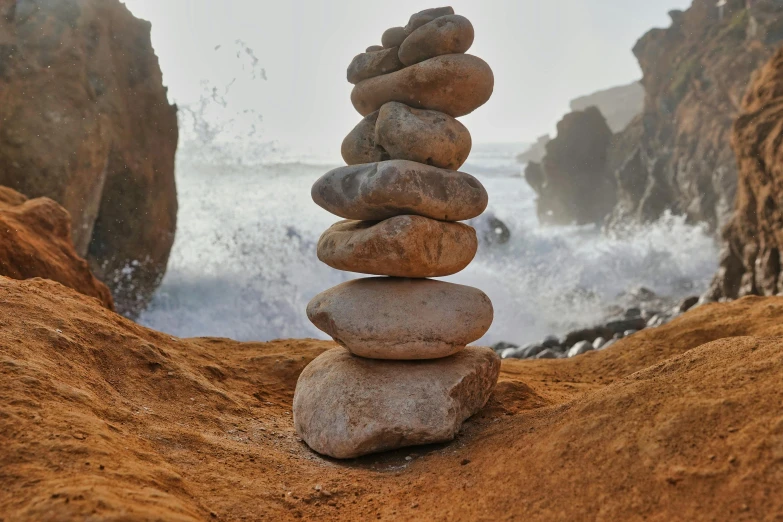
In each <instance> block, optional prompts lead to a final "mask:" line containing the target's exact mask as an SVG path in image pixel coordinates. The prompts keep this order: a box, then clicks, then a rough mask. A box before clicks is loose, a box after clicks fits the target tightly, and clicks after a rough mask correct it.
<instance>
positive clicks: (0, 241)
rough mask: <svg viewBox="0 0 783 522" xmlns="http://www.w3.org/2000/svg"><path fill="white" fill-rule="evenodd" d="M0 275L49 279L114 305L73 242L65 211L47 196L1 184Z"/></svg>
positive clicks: (103, 302) (69, 222)
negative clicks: (28, 195) (32, 195)
mask: <svg viewBox="0 0 783 522" xmlns="http://www.w3.org/2000/svg"><path fill="white" fill-rule="evenodd" d="M0 276H5V277H10V278H12V279H31V278H36V277H40V278H45V279H51V280H52V281H56V282H58V283H60V284H62V285H65V286H67V287H69V288H72V289H74V290H76V291H77V292H79V293H80V294H84V295H87V296H90V297H94V298H95V299H97V300H98V301H99V302H100V303H101V305H103V306H104V307H106V308H108V309H109V310H113V309H114V304H113V302H112V298H111V294H110V293H109V289H108V288H106V285H104V284H103V283H101V282H100V281H98V280H97V279H95V277H94V276H93V275H92V273H91V272H90V268H89V266H87V262H86V261H85V260H84V259H82V258H81V257H79V256H78V255H77V254H76V251H75V250H74V248H73V242H72V241H71V221H70V218H69V216H68V212H66V211H65V209H64V208H63V207H61V206H60V205H58V204H57V203H55V202H54V201H52V200H51V199H49V198H37V199H30V200H28V199H27V198H26V197H24V196H23V195H21V194H19V193H18V192H16V191H13V190H11V189H9V188H7V187H2V186H0ZM0 279H1V278H0Z"/></svg>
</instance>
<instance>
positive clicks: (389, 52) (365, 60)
mask: <svg viewBox="0 0 783 522" xmlns="http://www.w3.org/2000/svg"><path fill="white" fill-rule="evenodd" d="M403 67H404V65H403V64H402V63H401V62H400V59H399V58H398V56H397V48H396V47H393V48H390V49H384V48H381V49H380V50H373V51H368V52H365V53H361V54H357V55H356V56H355V57H354V59H353V60H352V61H351V63H350V65H348V72H347V77H348V82H349V83H359V82H360V81H362V80H366V79H368V78H374V77H376V76H380V75H382V74H388V73H391V72H394V71H399V70H400V69H402V68H403Z"/></svg>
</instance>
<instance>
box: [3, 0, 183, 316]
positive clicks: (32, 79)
mask: <svg viewBox="0 0 783 522" xmlns="http://www.w3.org/2000/svg"><path fill="white" fill-rule="evenodd" d="M0 121H2V126H0V184H1V185H5V186H8V187H11V188H13V189H14V190H17V191H19V192H21V193H23V194H25V195H26V196H28V197H33V198H37V197H42V196H45V197H49V198H51V199H53V200H55V201H57V202H58V203H60V204H61V205H62V206H63V207H65V209H66V210H67V211H68V213H69V214H70V215H71V219H72V223H71V227H72V229H71V230H72V235H73V240H74V245H75V247H76V252H77V253H78V254H79V255H81V256H85V257H86V258H87V260H88V261H89V263H90V266H91V268H92V270H93V272H94V273H95V274H96V275H97V276H98V278H99V279H101V280H102V281H103V282H105V283H106V284H107V285H108V286H109V288H110V289H111V291H112V293H113V295H114V298H115V301H116V305H117V309H118V311H120V312H122V313H124V314H128V315H134V314H136V313H138V312H139V311H140V310H141V309H142V308H143V307H144V306H145V305H146V303H147V301H148V300H149V299H150V297H151V295H152V293H153V292H154V290H155V288H156V287H157V285H158V283H159V282H160V280H161V278H162V277H163V274H164V272H165V269H166V264H167V262H168V256H169V252H170V250H171V246H172V243H173V241H174V231H175V227H176V214H177V197H176V188H175V182H174V155H175V151H176V148H177V136H178V132H177V117H176V107H174V106H172V105H170V104H169V103H168V101H167V98H166V89H165V87H163V83H162V77H161V71H160V67H159V65H158V60H157V58H156V56H155V54H154V52H153V49H152V45H151V43H150V24H149V23H148V22H145V21H142V20H138V19H136V18H134V17H133V15H132V14H131V13H130V12H129V11H128V10H127V8H126V7H125V6H124V5H123V4H121V3H120V2H119V1H117V0H47V1H45V2H44V1H40V0H36V1H33V0H29V1H24V2H22V1H17V2H13V1H8V0H2V1H0Z"/></svg>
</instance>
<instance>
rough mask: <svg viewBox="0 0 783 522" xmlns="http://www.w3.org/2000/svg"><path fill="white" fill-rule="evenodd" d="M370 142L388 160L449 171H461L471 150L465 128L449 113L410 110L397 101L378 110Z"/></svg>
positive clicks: (469, 138) (470, 141) (470, 142)
mask: <svg viewBox="0 0 783 522" xmlns="http://www.w3.org/2000/svg"><path fill="white" fill-rule="evenodd" d="M373 114H374V113H373ZM373 141H374V143H375V144H377V146H379V147H381V148H382V149H383V150H384V151H385V152H386V153H387V154H388V156H389V157H390V158H391V159H406V160H411V161H416V162H419V163H426V164H427V165H433V166H435V167H440V168H443V169H449V170H457V169H458V168H460V167H461V166H462V164H463V163H465V160H467V159H468V155H469V154H470V149H471V147H472V140H471V137H470V132H468V129H467V128H466V127H465V126H464V125H462V124H461V123H460V122H459V121H457V120H456V119H454V118H452V117H451V116H449V115H448V114H444V113H442V112H438V111H429V110H425V109H413V108H411V107H408V106H407V105H405V104H403V103H398V102H389V103H386V104H384V105H383V107H381V109H380V111H379V113H378V116H377V121H376V124H375V139H374V140H373Z"/></svg>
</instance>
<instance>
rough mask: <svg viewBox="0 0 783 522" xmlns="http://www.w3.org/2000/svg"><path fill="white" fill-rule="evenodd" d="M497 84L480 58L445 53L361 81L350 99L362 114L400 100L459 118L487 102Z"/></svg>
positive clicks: (418, 107) (487, 66) (409, 104)
mask: <svg viewBox="0 0 783 522" xmlns="http://www.w3.org/2000/svg"><path fill="white" fill-rule="evenodd" d="M390 50H391V49H389V51H390ZM360 56H361V55H360ZM398 60H399V59H398ZM400 65H401V66H402V64H400ZM349 76H350V75H349ZM494 83H495V79H494V76H493V75H492V69H490V68H489V65H487V64H486V62H484V60H482V59H481V58H477V57H476V56H472V55H469V54H446V55H443V56H436V57H435V58H430V59H429V60H425V61H423V62H421V63H417V64H416V65H411V66H410V67H405V68H404V69H402V70H398V71H396V72H392V73H389V74H383V75H381V76H376V77H373V78H369V79H366V80H363V81H360V82H359V83H357V84H356V85H355V86H354V88H353V91H351V102H352V103H353V106H354V108H356V110H357V111H358V112H359V114H361V115H362V116H367V115H368V114H370V113H371V112H375V111H377V110H378V109H380V108H381V106H382V105H383V104H384V103H388V102H390V101H397V102H400V103H404V104H406V105H408V106H410V107H414V108H417V109H431V110H436V111H440V112H445V113H446V114H448V115H450V116H453V117H454V118H458V117H460V116H464V115H466V114H470V113H471V112H473V111H474V110H476V109H477V108H479V107H481V106H482V105H484V104H485V103H486V102H487V100H489V97H490V96H491V95H492V90H493V88H494Z"/></svg>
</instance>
